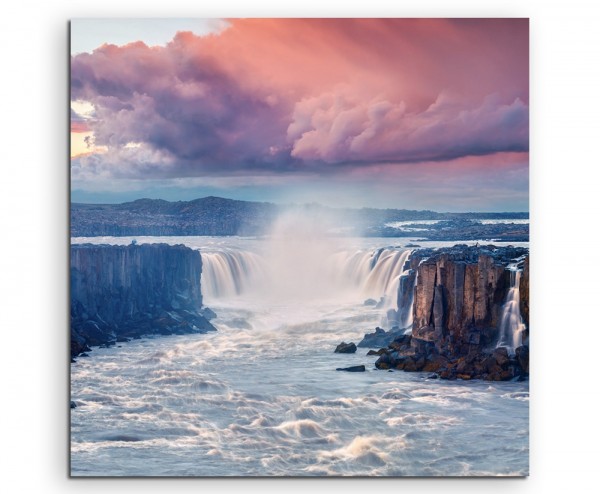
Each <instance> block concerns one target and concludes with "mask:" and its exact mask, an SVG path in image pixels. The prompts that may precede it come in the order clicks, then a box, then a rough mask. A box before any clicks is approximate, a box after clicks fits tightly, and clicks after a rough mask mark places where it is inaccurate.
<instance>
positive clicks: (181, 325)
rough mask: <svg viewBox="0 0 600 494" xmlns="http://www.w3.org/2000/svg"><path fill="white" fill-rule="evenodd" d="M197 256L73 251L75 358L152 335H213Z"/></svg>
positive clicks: (179, 249) (141, 248)
mask: <svg viewBox="0 0 600 494" xmlns="http://www.w3.org/2000/svg"><path fill="white" fill-rule="evenodd" d="M201 273H202V260H201V257H200V255H199V253H198V252H197V251H194V250H192V249H189V248H188V247H185V246H183V245H176V246H170V245H166V244H144V245H128V246H116V245H90V244H83V245H73V246H71V355H72V356H75V355H78V354H79V353H81V352H83V351H85V350H86V349H88V348H89V346H93V345H102V344H112V343H114V342H116V341H126V340H127V339H128V338H132V337H138V336H141V335H148V334H184V333H192V332H206V331H211V330H214V327H213V326H212V325H211V324H210V323H209V322H208V320H207V319H206V318H205V317H203V316H202V315H200V314H199V312H198V311H199V310H200V308H201V307H202V295H201V291H200V275H201Z"/></svg>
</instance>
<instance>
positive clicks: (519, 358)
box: [359, 245, 529, 380]
mask: <svg viewBox="0 0 600 494" xmlns="http://www.w3.org/2000/svg"><path fill="white" fill-rule="evenodd" d="M517 260H520V261H517ZM515 262H520V263H522V264H520V265H522V269H523V272H522V276H521V283H520V287H519V288H520V289H519V306H520V308H521V314H522V319H523V322H524V323H525V326H526V329H525V330H524V332H523V334H522V340H523V343H525V344H526V345H528V329H527V328H528V324H529V256H528V251H527V249H524V248H514V247H502V248H497V247H494V246H491V245H490V246H483V247H480V246H476V247H467V246H465V245H457V246H454V247H452V248H444V249H437V250H431V249H421V250H417V251H415V252H414V253H413V255H412V256H411V259H410V263H411V271H409V277H410V278H412V282H413V283H414V276H416V284H414V294H413V297H414V302H413V305H412V310H413V313H412V316H413V323H412V331H411V332H410V333H409V334H401V335H400V334H397V333H394V332H390V335H393V338H394V339H393V341H392V342H391V343H390V344H389V345H388V347H387V348H383V349H381V350H380V352H379V355H380V358H379V359H378V360H377V362H376V364H375V365H376V367H378V368H382V369H389V368H396V369H402V370H408V371H428V372H437V373H438V374H439V376H440V377H444V378H449V379H453V378H456V377H459V378H462V379H471V378H483V379H490V380H506V379H511V378H515V377H520V376H525V375H527V374H528V372H529V362H528V358H529V349H528V346H522V347H520V348H516V349H510V350H511V352H510V353H509V352H508V351H507V349H506V348H502V349H497V348H495V347H496V344H497V342H498V338H499V327H500V321H501V317H502V314H503V307H504V304H505V302H506V297H507V294H508V292H509V290H510V288H511V286H510V283H511V276H510V271H509V270H508V269H507V266H508V265H509V264H513V263H515ZM412 271H414V272H415V275H414V276H412V275H411V272H412ZM401 281H402V280H401ZM409 282H411V280H407V281H406V283H409ZM407 301H408V298H407V295H406V287H404V288H403V286H402V283H401V284H400V290H399V300H398V302H399V303H398V307H401V308H402V307H403V305H401V302H402V303H403V304H406V303H407ZM380 332H381V330H380ZM373 336H374V335H368V336H367V338H366V341H369V339H370V338H373ZM381 336H382V335H380V334H379V335H378V337H379V338H381ZM359 346H367V345H365V344H362V342H361V344H359Z"/></svg>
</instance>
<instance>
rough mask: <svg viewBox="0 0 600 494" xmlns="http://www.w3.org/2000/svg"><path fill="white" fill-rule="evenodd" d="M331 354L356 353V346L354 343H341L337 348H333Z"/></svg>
mask: <svg viewBox="0 0 600 494" xmlns="http://www.w3.org/2000/svg"><path fill="white" fill-rule="evenodd" d="M333 353H356V345H355V344H354V343H346V342H345V341H342V342H341V343H340V344H339V345H338V346H336V347H335V350H334V352H333Z"/></svg>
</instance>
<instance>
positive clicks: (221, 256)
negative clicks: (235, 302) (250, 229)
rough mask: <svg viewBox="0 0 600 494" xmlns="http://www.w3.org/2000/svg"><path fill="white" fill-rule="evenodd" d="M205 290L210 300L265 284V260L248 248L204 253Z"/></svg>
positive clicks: (203, 287)
mask: <svg viewBox="0 0 600 494" xmlns="http://www.w3.org/2000/svg"><path fill="white" fill-rule="evenodd" d="M201 255H202V293H203V295H204V296H205V297H207V298H208V299H209V300H210V299H214V298H222V297H232V296H235V295H240V294H241V293H243V292H245V291H246V290H247V289H248V288H249V287H251V286H257V285H259V284H261V283H263V281H264V279H265V277H266V273H267V269H266V265H265V261H264V259H263V258H262V257H261V256H259V255H257V254H255V253H253V252H248V251H241V250H223V251H219V252H208V253H205V252H202V254H201Z"/></svg>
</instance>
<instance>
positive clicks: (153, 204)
mask: <svg viewBox="0 0 600 494" xmlns="http://www.w3.org/2000/svg"><path fill="white" fill-rule="evenodd" d="M285 211H300V212H304V213H306V212H308V213H311V214H322V215H325V216H327V215H329V216H335V218H336V222H337V223H336V226H337V227H339V230H340V231H345V232H346V233H355V234H360V235H366V236H389V237H407V236H410V237H414V236H420V235H421V233H416V232H422V235H423V237H424V238H431V239H448V240H461V239H462V240H467V239H469V238H473V239H479V238H492V237H494V238H499V237H503V238H504V237H505V235H503V233H504V234H506V233H507V231H508V233H509V238H510V240H509V241H513V240H514V241H517V240H518V239H525V240H527V239H528V237H529V228H528V225H522V224H521V225H512V226H510V227H508V228H507V227H506V225H482V224H481V223H480V222H478V221H474V220H476V219H488V220H490V219H504V220H511V219H513V220H523V219H528V218H529V214H528V213H438V212H435V211H416V210H407V209H374V208H361V209H334V208H328V207H325V206H321V205H319V204H310V205H302V206H297V205H288V206H280V205H276V204H272V203H267V202H251V201H237V200H233V199H224V198H222V197H212V196H211V197H203V198H201V199H195V200H193V201H176V202H170V201H165V200H162V199H138V200H136V201H132V202H126V203H122V204H81V203H72V204H71V236H72V237H94V236H117V237H118V236H144V235H150V236H161V235H214V236H227V235H261V234H264V233H267V232H268V231H269V228H270V226H271V225H272V223H273V221H274V220H275V218H276V217H277V216H278V215H279V214H280V213H282V212H285ZM431 220H442V221H443V222H442V223H440V224H437V225H431V224H418V222H419V221H431ZM406 221H411V222H415V223H416V224H415V225H410V226H411V227H412V228H409V229H407V230H406V231H405V230H403V229H402V228H398V227H395V226H389V224H390V223H392V224H393V223H395V222H406ZM444 230H446V231H445V232H444ZM448 230H450V231H448ZM451 231H454V232H456V234H455V236H457V238H448V236H449V234H450V236H452V235H453V234H452V233H451ZM488 234H489V237H488V236H484V237H481V236H480V235H488ZM507 238H508V237H507Z"/></svg>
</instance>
